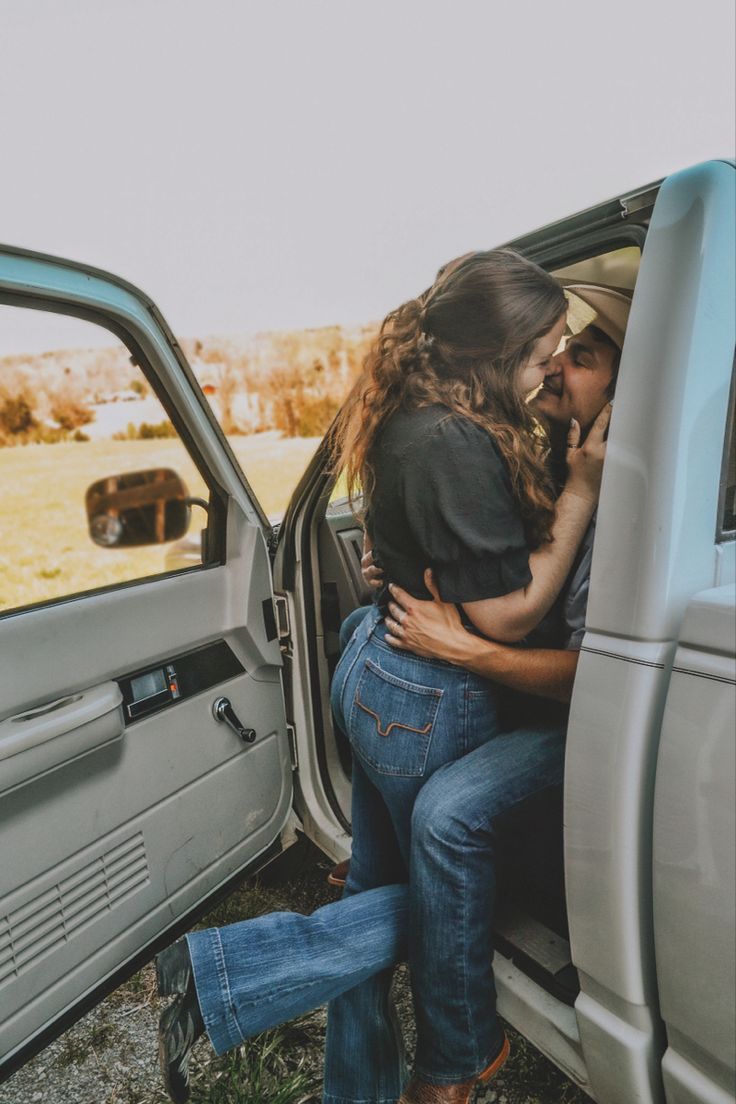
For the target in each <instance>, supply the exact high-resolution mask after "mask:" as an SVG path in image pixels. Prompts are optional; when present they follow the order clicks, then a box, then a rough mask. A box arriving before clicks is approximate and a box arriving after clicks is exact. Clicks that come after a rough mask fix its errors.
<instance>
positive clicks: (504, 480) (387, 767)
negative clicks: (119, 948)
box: [330, 250, 598, 1102]
mask: <svg viewBox="0 0 736 1104" xmlns="http://www.w3.org/2000/svg"><path fill="white" fill-rule="evenodd" d="M565 317H566V302H565V298H564V295H563V293H562V290H561V288H560V287H559V285H558V284H557V283H556V282H555V281H554V280H553V279H552V278H551V277H550V276H548V275H547V274H546V273H545V272H543V271H542V270H541V269H539V268H537V267H536V266H535V265H532V264H530V263H529V262H528V261H526V260H524V259H523V258H521V257H519V256H517V255H516V254H514V253H511V252H510V251H506V250H496V251H490V252H487V253H476V254H472V255H470V256H468V257H465V258H463V259H461V260H460V261H459V262H457V263H456V264H454V265H453V266H451V267H449V268H448V269H447V270H446V271H445V272H444V273H443V274H442V275H441V277H440V278H439V279H438V281H437V282H436V284H435V285H434V286H433V287H432V288H431V289H430V290H429V292H428V293H426V295H425V296H423V297H422V299H421V300H415V301H413V302H410V303H408V304H405V305H404V306H403V307H401V308H400V309H399V310H398V311H396V312H394V314H392V315H389V317H388V319H387V320H386V322H385V323H384V325H383V327H382V330H381V335H380V337H379V341H378V343H377V346H376V348H375V350H374V352H373V354H372V356H371V358H370V359H369V362H368V365H367V375H366V379H365V380H364V382H363V385H362V387H361V389H360V390H359V392H358V393H357V394H356V396H355V399H354V401H353V403H352V404H351V406H350V407H348V409H347V412H346V414H345V415H344V416H343V419H342V421H341V423H340V424H339V425H338V432H337V449H338V451H339V453H340V455H341V456H342V457H344V459H345V462H344V465H343V466H344V467H345V468H346V470H347V477H348V486H349V488H351V489H352V488H355V487H356V486H357V485H360V486H362V487H363V488H364V495H365V497H366V498H367V501H368V515H367V519H366V529H367V532H368V536H369V539H370V541H371V543H372V545H373V550H374V559H375V560H376V561H377V562H378V563H380V565H381V567H382V568H383V571H384V577H385V579H386V582H387V583H389V582H399V585H401V586H403V587H404V589H405V590H407V591H409V593H411V594H413V595H415V596H416V597H429V594H428V593H427V591H426V589H425V587H424V582H423V572H424V569H425V568H426V566H427V565H430V566H431V567H432V569H433V572H434V576H435V580H436V582H437V586H438V588H439V592H440V595H441V597H442V598H443V599H445V600H446V601H451V602H455V603H458V604H460V605H461V606H462V608H463V610H464V612H465V614H466V616H467V617H468V618H469V620H470V622H471V623H472V624H473V625H474V626H475V627H476V628H477V629H478V630H480V631H481V632H483V633H485V634H486V635H489V636H492V637H494V638H495V639H498V640H502V641H506V642H516V641H521V640H522V638H523V637H524V636H526V634H527V633H528V632H529V631H530V630H531V629H533V628H534V627H535V626H536V625H537V624H538V623H539V621H540V620H541V619H542V617H543V616H544V615H545V613H547V611H548V610H549V608H550V607H551V605H552V603H553V601H554V599H555V597H556V596H557V594H558V593H559V591H560V589H561V587H562V585H563V582H564V580H565V578H566V576H567V573H568V571H569V569H570V567H571V565H572V561H573V558H574V555H575V552H576V549H577V547H578V544H579V542H580V540H581V539H582V536H583V534H584V532H585V529H586V528H587V525H588V523H589V521H590V518H591V516H592V512H593V509H594V506H595V502H596V499H597V478H598V477H597V475H596V474H593V475H592V479H591V478H589V476H590V475H591V473H589V472H587V471H583V470H580V469H578V468H577V467H574V468H573V469H572V470H571V473H570V477H569V479H568V482H567V485H566V487H565V489H564V490H563V493H562V495H561V496H560V497H559V499H558V500H557V503H556V504H555V501H554V490H553V488H552V485H551V482H550V478H549V475H548V472H547V469H546V467H545V464H544V458H543V455H542V453H541V447H540V445H541V442H540V439H539V437H538V436H537V435H536V434H535V432H534V423H533V420H532V418H531V416H530V414H529V413H528V410H527V407H526V401H525V400H526V398H527V396H528V395H529V393H530V392H532V391H534V390H535V389H536V388H537V387H538V386H539V385H540V384H541V383H542V382H543V379H544V376H545V371H546V367H547V364H548V361H549V359H550V358H551V356H552V354H553V353H554V352H555V350H556V348H557V345H558V344H559V341H560V339H561V337H562V334H563V331H564V326H565ZM576 460H577V457H576ZM550 538H552V539H551V540H550ZM530 548H531V549H533V551H531V552H530ZM400 580H403V582H401V581H400ZM388 600H389V596H388V593H387V591H386V590H384V591H382V592H381V593H380V594H379V596H378V605H377V608H376V609H375V611H373V612H372V613H370V614H369V615H368V616H367V617H366V619H365V620H364V622H363V623H362V624H361V626H360V628H359V629H358V630H357V631H356V633H355V635H354V637H353V639H352V640H351V642H350V645H349V646H348V648H347V649H346V651H345V653H344V654H343V656H342V658H341V661H340V664H339V665H338V668H337V671H336V673H335V678H334V680H333V687H332V703H333V710H334V713H335V717H336V720H337V722H338V724H339V725H340V727H341V729H342V730H343V731H344V732H345V733H346V734H347V735H348V737H349V739H350V741H351V744H352V747H353V751H354V774H353V853H352V858H351V864H350V875H349V879H348V883H347V886H346V893H348V894H350V893H355V892H359V891H362V890H366V889H370V888H373V887H374V886H376V885H379V884H381V883H382V882H386V881H398V880H401V879H402V873H403V876H404V877H406V876H407V873H408V875H409V884H410V901H411V905H410V912H411V920H410V929H409V930H410V932H411V938H410V942H409V963H410V966H411V976H412V986H413V990H414V997H415V1009H416V1014H417V1028H418V1035H417V1060H416V1070H417V1071H418V1076H415V1078H414V1079H413V1080H412V1082H411V1083H410V1085H409V1086H408V1088H407V1090H406V1093H405V1096H404V1097H402V1100H405V1101H407V1102H408V1101H416V1102H419V1101H421V1100H424V1099H427V1100H430V1099H431V1100H432V1101H435V1100H436V1101H438V1102H439V1101H442V1100H448V1101H449V1100H454V1099H455V1098H456V1097H457V1096H458V1093H462V1092H464V1091H465V1090H464V1088H463V1086H466V1085H468V1084H470V1085H472V1083H473V1082H474V1080H476V1079H477V1078H478V1077H480V1076H483V1075H485V1074H487V1075H490V1072H492V1071H494V1070H495V1069H496V1068H498V1065H499V1064H500V1063H501V1062H502V1061H503V1059H504V1058H505V1055H506V1053H507V1044H506V1041H505V1039H504V1037H503V1033H502V1031H501V1029H500V1026H499V1024H498V1021H497V1018H496V1015H495V1008H494V1007H493V1001H492V999H490V994H489V993H487V992H478V991H477V987H475V988H474V987H473V985H472V981H470V980H469V979H472V976H473V974H474V972H475V971H474V966H473V963H474V962H475V961H476V959H477V956H478V954H479V948H478V946H477V940H472V939H467V938H466V933H465V932H463V931H456V933H455V936H454V940H453V942H454V945H453V946H452V947H450V948H445V949H444V954H443V958H444V960H445V961H448V960H449V961H451V962H453V963H454V964H455V966H454V972H455V978H454V979H453V978H449V979H448V978H447V977H442V976H438V969H437V956H436V954H435V953H434V952H435V951H436V946H435V943H434V940H433V938H432V933H431V932H427V931H426V930H425V925H424V916H423V912H424V909H423V901H422V899H421V898H419V897H416V898H415V897H412V895H411V874H410V871H409V840H410V833H411V813H412V807H413V804H414V800H415V798H416V796H417V794H418V792H419V789H420V788H421V786H422V785H423V784H424V782H425V781H426V779H427V778H428V777H429V776H430V775H431V774H432V773H433V772H434V770H436V769H437V768H438V767H439V766H441V765H443V764H444V763H446V762H449V761H450V760H452V759H456V758H458V757H459V756H461V755H464V754H465V753H467V752H469V751H471V750H473V748H475V747H477V746H479V744H481V743H484V742H485V741H487V740H488V739H490V738H491V737H492V736H494V735H495V734H496V731H497V729H496V724H495V714H496V701H495V690H494V688H493V686H492V684H490V683H488V682H486V681H484V680H483V679H480V678H478V677H476V676H473V675H471V674H469V673H468V672H465V671H462V670H459V669H458V668H456V667H451V666H449V665H446V664H443V663H441V662H432V661H429V660H426V659H422V658H419V657H417V656H414V655H410V654H409V653H403V652H399V653H398V654H397V653H396V651H395V649H394V648H392V647H391V645H390V644H389V643H387V642H386V640H385V637H386V635H387V633H388V629H387V628H386V625H385V623H384V622H383V619H382V614H385V612H386V607H387V602H388ZM402 865H403V870H402ZM480 953H485V952H484V951H481V952H480ZM381 986H382V983H381V981H380V979H379V980H375V981H373V982H371V983H367V984H365V985H363V986H361V987H359V988H358V989H356V990H353V991H352V992H351V993H349V994H347V995H346V996H345V997H342V998H340V999H339V1000H338V1001H337V1002H335V1004H334V1005H333V1007H332V1009H331V1015H330V1020H331V1028H332V1032H333V1034H334V1032H335V1031H337V1032H339V1031H340V1024H341V1022H342V1019H343V1017H345V1018H347V1019H348V1020H358V1021H361V1022H363V1023H365V1024H366V1025H368V1027H367V1029H366V1030H367V1031H369V1032H373V1035H374V1038H373V1039H372V1040H366V1041H365V1042H364V1045H366V1046H367V1047H368V1048H369V1049H370V1051H371V1052H372V1053H373V1054H374V1055H383V1054H386V1055H389V1054H390V1053H391V1052H392V1050H393V1049H394V1043H393V1041H392V1038H391V1027H390V1024H389V1022H388V1021H387V1020H386V1017H385V1016H382V1015H380V1012H379V1010H380V1008H381V1006H382V1005H383V1004H384V1003H385V993H384V992H383V991H382V988H381ZM338 1049H341V1050H343V1052H345V1053H348V1052H349V1051H350V1050H353V1048H352V1047H351V1048H349V1050H346V1049H345V1048H338ZM374 1060H375V1059H374ZM387 1064H390V1059H389V1061H388V1063H387ZM361 1085H362V1083H361ZM360 1088H361V1086H360V1085H358V1084H356V1085H355V1086H354V1087H353V1091H354V1093H355V1096H354V1097H353V1099H359V1098H360V1097H359V1095H358V1093H359V1092H360ZM468 1091H469V1089H468ZM371 1099H372V1098H371Z"/></svg>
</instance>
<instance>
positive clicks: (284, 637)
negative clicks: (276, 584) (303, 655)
mask: <svg viewBox="0 0 736 1104" xmlns="http://www.w3.org/2000/svg"><path fill="white" fill-rule="evenodd" d="M273 603H274V606H275V608H276V632H277V635H278V638H279V647H280V648H281V651H282V652H287V653H289V654H291V621H290V619H289V600H288V598H287V597H286V595H285V594H274V597H273Z"/></svg>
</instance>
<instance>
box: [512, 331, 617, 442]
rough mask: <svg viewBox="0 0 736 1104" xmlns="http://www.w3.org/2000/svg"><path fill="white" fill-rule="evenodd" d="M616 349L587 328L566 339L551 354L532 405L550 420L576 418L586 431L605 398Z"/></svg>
mask: <svg viewBox="0 0 736 1104" xmlns="http://www.w3.org/2000/svg"><path fill="white" fill-rule="evenodd" d="M615 358H616V350H615V349H614V348H612V347H611V346H610V345H604V344H602V343H601V342H600V341H596V340H595V338H594V336H593V334H592V333H591V330H590V327H587V328H586V329H584V330H582V331H581V332H580V333H579V334H574V335H573V336H572V337H570V338H568V340H567V344H566V345H565V348H564V349H563V350H562V352H560V353H558V354H557V356H555V357H553V358H552V360H551V362H550V365H549V369H548V371H547V375H546V377H545V380H544V384H543V385H542V387H541V388H540V390H539V391H538V392H537V394H536V395H535V397H534V400H533V402H532V404H531V405H532V408H533V409H534V411H535V412H536V413H538V414H543V415H544V416H545V417H546V418H548V419H549V421H551V422H555V423H557V424H561V425H565V426H567V425H569V422H570V419H571V418H576V419H577V420H578V422H579V423H580V426H581V429H583V430H586V429H587V428H588V427H589V426H590V425H591V423H592V422H593V421H594V420H595V418H596V416H597V414H598V412H599V411H600V410H602V409H603V407H604V406H605V404H606V402H607V401H608V395H607V393H606V392H607V388H608V385H609V384H610V382H611V379H612V376H613V364H614V360H615Z"/></svg>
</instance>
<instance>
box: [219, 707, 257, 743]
mask: <svg viewBox="0 0 736 1104" xmlns="http://www.w3.org/2000/svg"><path fill="white" fill-rule="evenodd" d="M212 712H213V713H214V715H215V720H216V721H222V723H223V724H226V725H227V726H228V727H229V728H231V729H232V730H233V732H234V733H235V735H236V736H238V737H239V738H240V739H241V740H244V741H245V743H246V744H252V743H253V741H254V740H255V738H256V730H255V729H254V728H246V727H245V725H243V724H241V723H240V721H239V720H238V718H237V715H236V713H235V710H234V709H233V707H232V705H231V704H230V699H229V698H216V699H215V702H214V705H213V706H212Z"/></svg>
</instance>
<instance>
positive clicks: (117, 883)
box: [0, 832, 150, 986]
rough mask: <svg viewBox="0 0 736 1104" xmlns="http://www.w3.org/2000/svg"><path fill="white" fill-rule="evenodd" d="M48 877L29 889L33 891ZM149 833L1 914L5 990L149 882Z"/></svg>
mask: <svg viewBox="0 0 736 1104" xmlns="http://www.w3.org/2000/svg"><path fill="white" fill-rule="evenodd" d="M47 878H48V875H47V874H46V875H43V876H42V878H38V879H36V882H35V886H34V884H33V883H31V885H30V886H29V887H28V889H29V890H30V891H31V893H32V892H33V891H34V888H40V884H41V883H42V882H46V881H47ZM149 881H150V879H149V871H148V861H147V859H146V848H145V843H144V840H143V833H142V832H137V833H136V834H135V835H134V836H132V837H131V838H130V839H128V840H125V841H124V842H123V843H120V844H118V845H117V846H116V847H113V848H112V849H111V850H109V851H106V852H105V853H104V854H102V855H100V856H98V858H96V859H95V860H94V861H93V862H91V863H88V864H87V866H84V867H82V869H81V870H77V871H75V872H74V873H73V874H70V875H69V876H68V877H66V878H64V879H62V880H61V881H58V882H56V883H55V884H53V885H51V886H49V887H48V888H46V889H44V890H42V891H41V892H37V893H36V895H35V896H33V897H31V899H30V900H27V901H26V902H25V903H24V904H22V905H20V906H19V907H18V908H16V909H13V911H12V912H8V913H6V914H4V915H2V916H0V986H2V985H4V984H5V983H6V982H8V981H10V980H11V979H12V978H14V977H18V976H19V975H20V974H22V973H24V972H25V971H26V970H29V969H30V968H31V967H32V966H35V964H36V963H37V962H38V961H39V960H40V959H42V958H44V957H45V956H46V955H48V954H51V952H52V951H55V950H56V949H57V948H59V947H61V946H63V945H64V944H65V943H68V942H69V940H70V939H72V938H73V937H74V936H75V935H78V934H79V933H80V932H81V931H83V930H84V929H85V928H86V927H88V926H89V925H90V924H92V923H94V922H95V921H96V920H99V919H100V918H101V917H102V916H104V915H106V914H107V913H109V912H110V910H111V909H113V908H115V907H116V906H117V905H119V904H121V903H122V902H123V901H125V900H126V899H127V898H128V897H130V896H131V895H132V894H133V893H136V892H137V891H138V890H139V889H142V888H143V886H145V885H148V884H149Z"/></svg>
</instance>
